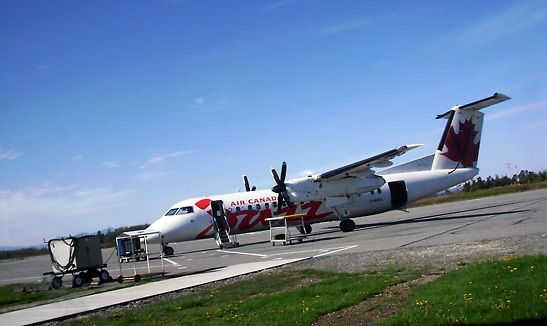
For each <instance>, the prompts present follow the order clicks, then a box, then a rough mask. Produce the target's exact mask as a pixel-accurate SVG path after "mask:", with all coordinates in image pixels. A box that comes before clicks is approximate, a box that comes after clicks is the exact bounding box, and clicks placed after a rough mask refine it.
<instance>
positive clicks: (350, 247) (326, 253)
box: [312, 245, 357, 258]
mask: <svg viewBox="0 0 547 326" xmlns="http://www.w3.org/2000/svg"><path fill="white" fill-rule="evenodd" d="M355 247H357V245H353V246H347V247H342V248H340V249H338V250H335V251H329V252H325V253H322V254H319V255H317V256H313V257H312V258H317V257H321V256H326V255H330V254H334V253H337V252H340V251H344V250H348V249H352V248H355Z"/></svg>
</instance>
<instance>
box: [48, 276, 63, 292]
mask: <svg viewBox="0 0 547 326" xmlns="http://www.w3.org/2000/svg"><path fill="white" fill-rule="evenodd" d="M62 285H63V278H62V277H59V276H55V277H54V278H53V279H52V280H51V287H52V288H54V289H59V288H61V286H62Z"/></svg>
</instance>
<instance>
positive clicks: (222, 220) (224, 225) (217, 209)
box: [211, 200, 239, 249]
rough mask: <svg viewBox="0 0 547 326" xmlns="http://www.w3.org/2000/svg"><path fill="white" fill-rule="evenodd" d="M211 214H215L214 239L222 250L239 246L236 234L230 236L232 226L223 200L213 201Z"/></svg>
mask: <svg viewBox="0 0 547 326" xmlns="http://www.w3.org/2000/svg"><path fill="white" fill-rule="evenodd" d="M211 213H212V214H213V228H214V230H215V234H214V238H215V241H216V243H217V245H218V247H219V248H220V249H224V248H233V247H237V246H239V242H237V238H236V235H235V234H230V225H229V224H228V218H227V217H226V210H225V209H224V204H223V202H222V200H214V201H211Z"/></svg>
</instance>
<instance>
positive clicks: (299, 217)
mask: <svg viewBox="0 0 547 326" xmlns="http://www.w3.org/2000/svg"><path fill="white" fill-rule="evenodd" d="M305 216H306V214H294V215H287V216H277V217H270V218H267V219H266V220H267V221H268V223H269V224H270V242H271V243H272V245H273V246H275V244H276V243H281V244H282V245H285V244H287V243H289V244H292V243H293V241H298V242H302V240H303V239H307V238H308V235H307V233H306V232H299V233H298V234H291V232H290V230H289V227H296V228H299V229H301V230H306V225H305V224H304V217H305Z"/></svg>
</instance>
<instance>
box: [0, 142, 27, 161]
mask: <svg viewBox="0 0 547 326" xmlns="http://www.w3.org/2000/svg"><path fill="white" fill-rule="evenodd" d="M21 155H23V154H22V153H20V152H18V151H16V150H14V149H9V150H4V149H3V148H2V145H0V160H15V159H17V158H18V157H19V156H21Z"/></svg>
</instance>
